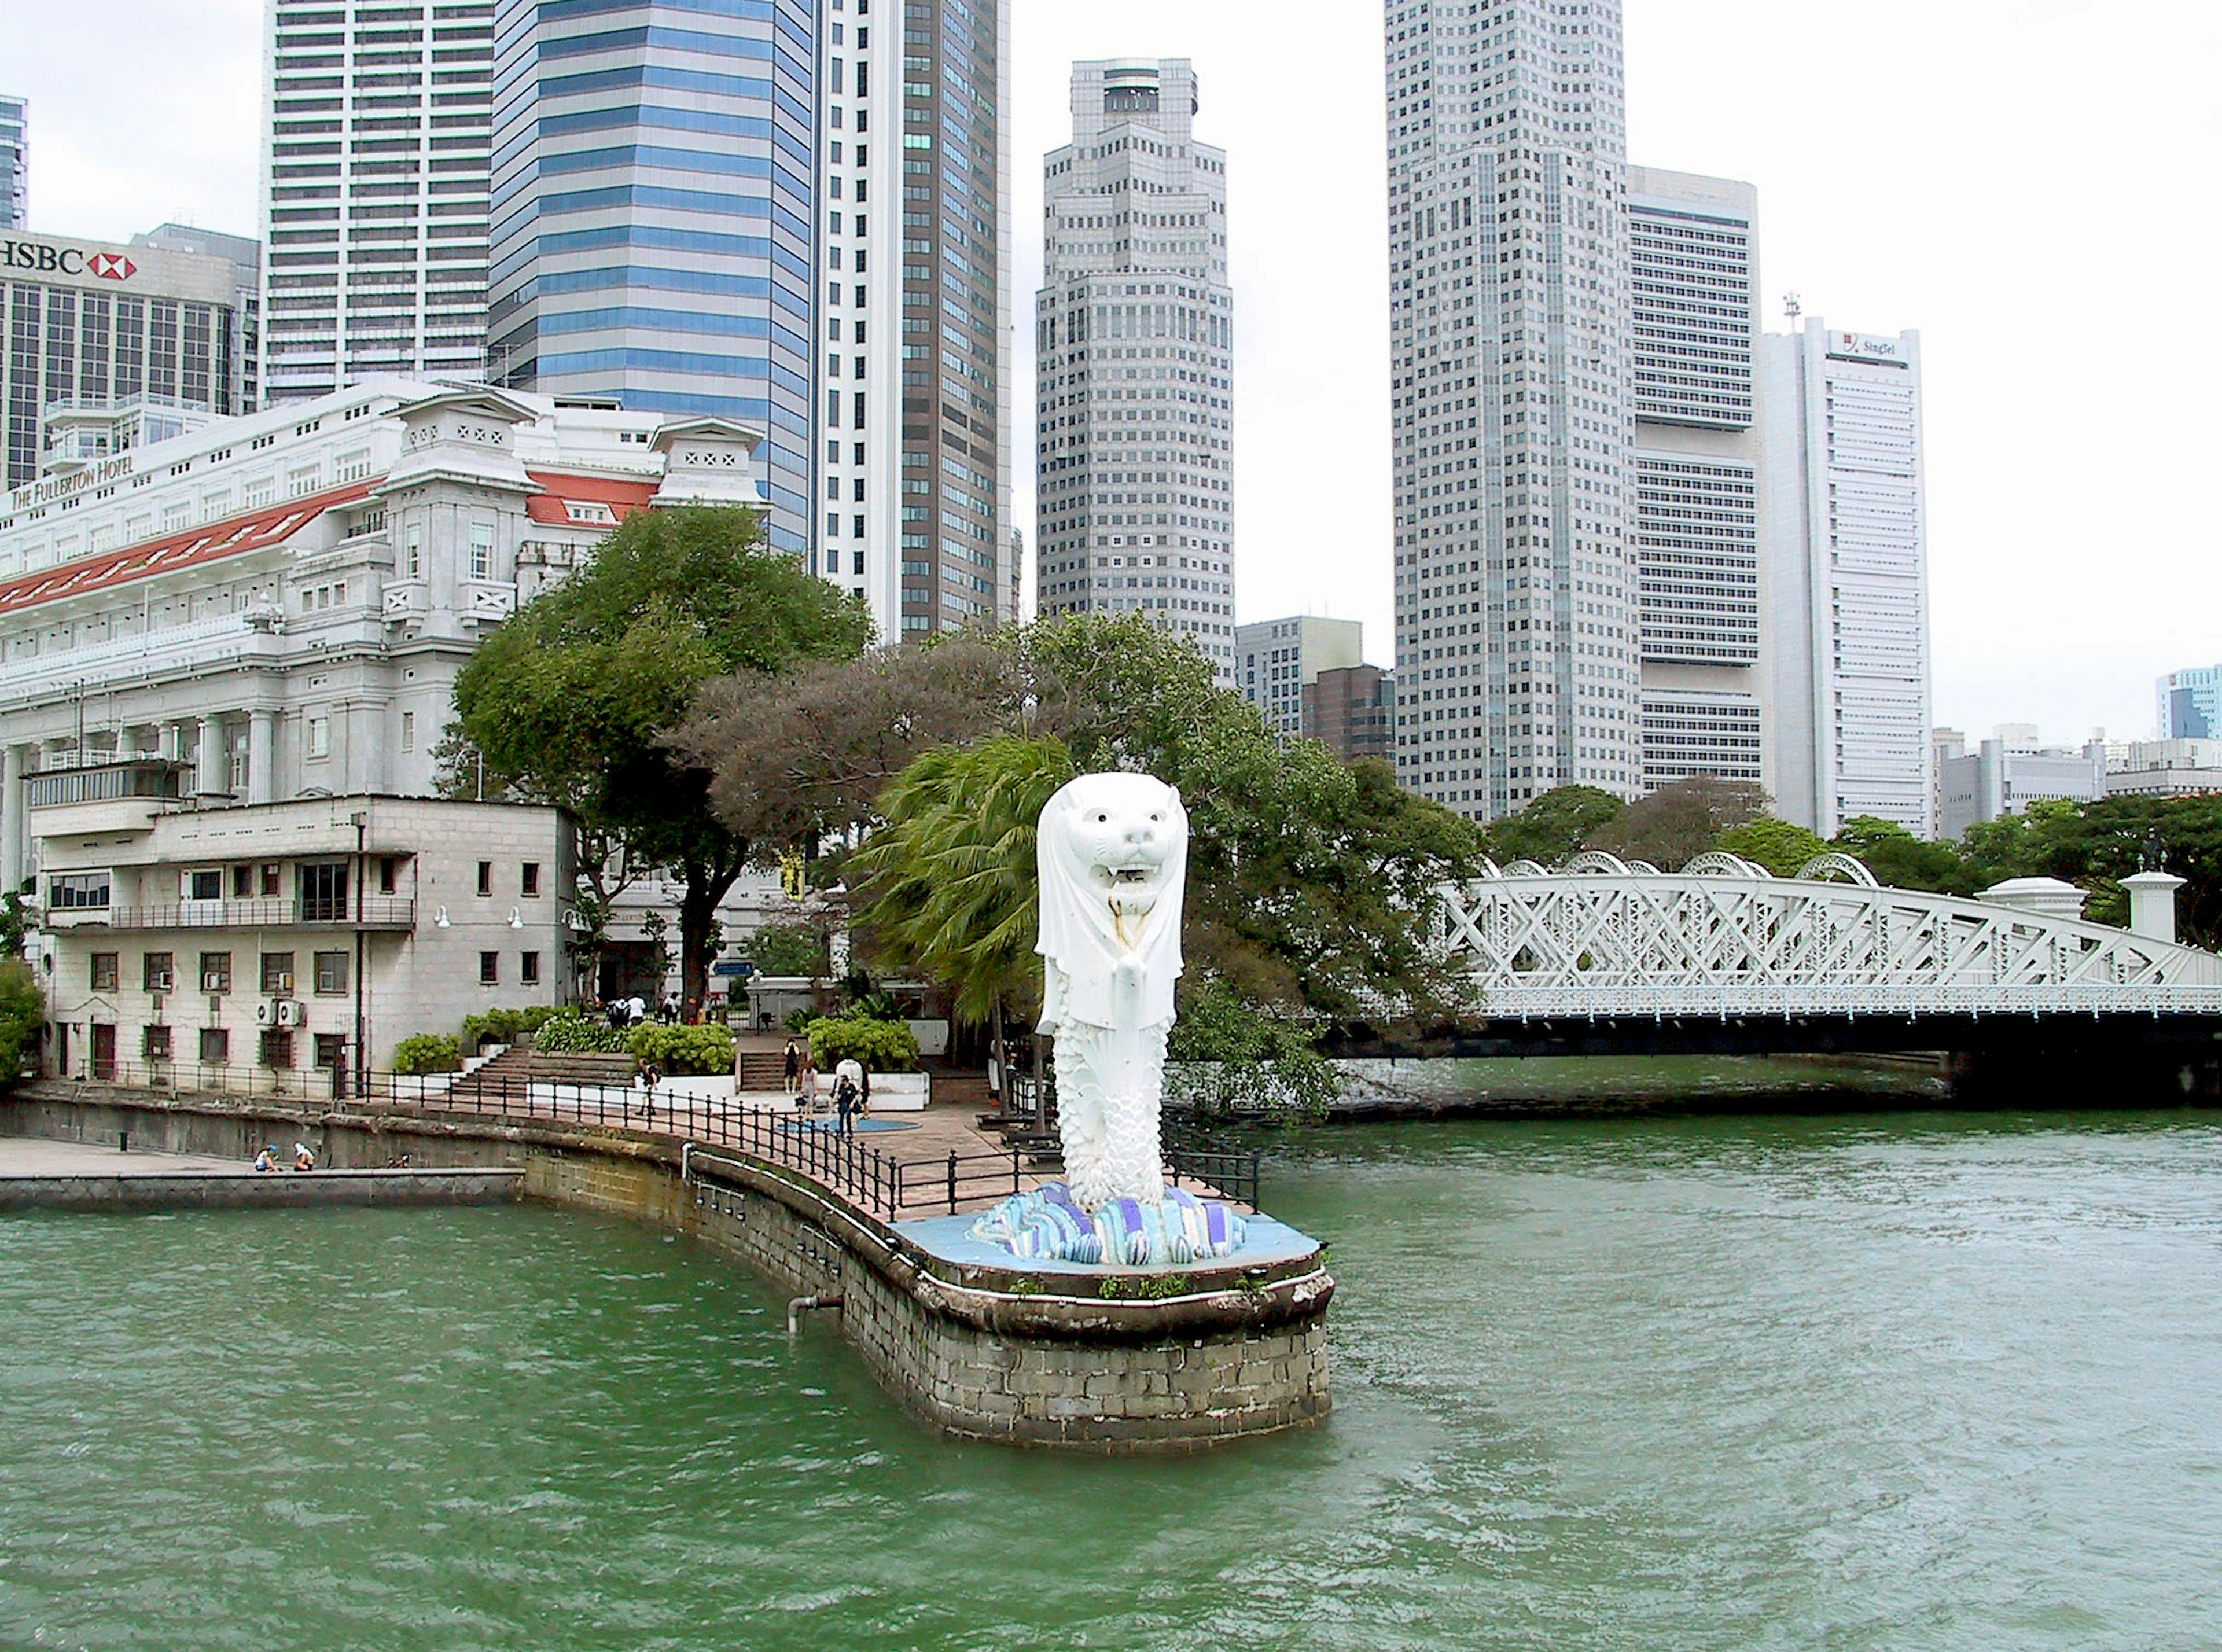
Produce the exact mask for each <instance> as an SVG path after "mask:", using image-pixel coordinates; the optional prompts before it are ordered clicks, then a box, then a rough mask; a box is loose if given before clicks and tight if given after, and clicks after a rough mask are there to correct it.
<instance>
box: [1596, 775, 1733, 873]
mask: <svg viewBox="0 0 2222 1652" xmlns="http://www.w3.org/2000/svg"><path fill="white" fill-rule="evenodd" d="M1766 808H1767V794H1766V793H1764V792H1762V791H1761V790H1760V788H1758V787H1757V786H1755V785H1753V784H1752V783H1751V782H1748V781H1737V780H1723V779H1721V778H1720V777H1719V776H1717V775H1692V776H1691V777H1690V778H1689V779H1687V780H1678V781H1676V782H1674V783H1673V785H1671V786H1661V787H1660V788H1659V789H1658V790H1657V791H1655V792H1654V793H1652V794H1651V795H1649V796H1648V797H1645V798H1641V799H1639V800H1637V801H1635V802H1634V803H1632V804H1630V805H1629V810H1628V813H1625V814H1623V815H1622V816H1621V817H1620V818H1619V819H1618V820H1615V821H1613V822H1612V823H1611V824H1610V825H1609V826H1605V827H1604V828H1603V829H1602V830H1600V831H1599V832H1597V833H1596V834H1595V835H1594V836H1592V837H1591V839H1590V841H1589V847H1591V849H1602V850H1604V851H1605V852H1606V853H1607V854H1611V855H1618V856H1619V857H1621V858H1622V859H1623V860H1641V861H1648V862H1649V863H1650V864H1652V865H1654V866H1656V867H1658V868H1659V869H1660V870H1661V871H1667V872H1672V871H1679V870H1680V869H1681V867H1682V865H1683V864H1684V863H1685V862H1687V861H1689V860H1691V859H1693V858H1694V857H1697V856H1698V855H1702V854H1703V853H1704V852H1705V851H1706V850H1708V849H1710V848H1711V847H1712V846H1713V845H1715V844H1716V843H1717V842H1718V841H1719V840H1720V836H1721V833H1723V832H1726V831H1727V830H1728V829H1729V827H1730V826H1742V825H1743V823H1744V822H1745V821H1747V820H1756V819H1757V818H1758V817H1759V816H1760V815H1761V813H1765V811H1766Z"/></svg>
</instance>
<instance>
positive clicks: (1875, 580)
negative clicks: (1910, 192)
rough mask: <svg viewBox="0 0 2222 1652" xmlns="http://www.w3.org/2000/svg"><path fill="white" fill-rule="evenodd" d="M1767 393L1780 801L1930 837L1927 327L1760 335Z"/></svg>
mask: <svg viewBox="0 0 2222 1652" xmlns="http://www.w3.org/2000/svg"><path fill="white" fill-rule="evenodd" d="M1760 405H1761V408H1762V409H1763V410H1764V411H1763V416H1762V420H1761V478H1762V487H1763V497H1762V499H1761V512H1760V555H1761V560H1762V562H1763V563H1764V564H1765V567H1766V569H1767V581H1766V584H1767V614H1766V632H1767V653H1768V655H1769V656H1770V659H1771V667H1770V669H1769V674H1768V675H1769V682H1768V689H1769V693H1770V694H1771V696H1772V700H1773V703H1772V705H1771V707H1770V708H1769V709H1770V714H1771V721H1772V723H1773V738H1771V739H1770V741H1769V743H1768V755H1769V757H1770V758H1771V759H1772V762H1773V769H1772V772H1771V773H1770V774H1769V775H1768V776H1767V782H1766V784H1767V790H1768V791H1769V792H1770V793H1772V794H1773V797H1774V807H1775V811H1776V813H1779V814H1780V815H1781V816H1782V818H1783V819H1785V820H1794V821H1796V822H1797V823H1798V825H1800V826H1811V828H1812V829H1813V830H1814V831H1816V832H1819V833H1820V834H1821V835H1822V836H1823V837H1834V836H1835V835H1836V832H1837V830H1838V829H1839V828H1840V827H1841V826H1842V825H1843V823H1844V822H1845V821H1846V820H1850V819H1851V818H1853V817H1854V816H1855V815H1861V814H1873V815H1877V816H1880V818H1882V819H1883V820H1895V821H1896V822H1898V823H1899V825H1900V826H1905V828H1906V829H1907V830H1908V831H1910V832H1914V833H1916V834H1917V835H1918V836H1921V837H1929V836H1931V835H1933V833H1934V831H1935V826H1936V822H1935V819H1934V813H1935V807H1936V803H1935V796H1934V787H1933V786H1932V784H1931V776H1930V764H1931V763H1933V761H1934V753H1933V751H1932V750H1931V747H1930V700H1929V588H1928V587H1929V577H1928V526H1927V519H1926V512H1925V511H1924V506H1923V501H1922V454H1921V337H1920V335H1919V334H1918V333H1900V334H1899V335H1897V336H1895V337H1889V336H1876V335H1874V334H1871V333H1854V332H1844V331H1841V330H1834V331H1832V330H1830V329H1829V328H1828V327H1827V326H1826V325H1824V324H1823V323H1822V322H1821V321H1820V320H1819V319H1818V318H1817V317H1809V318H1808V319H1807V321H1806V323H1805V330H1803V331H1802V332H1797V333H1786V334H1778V333H1769V334H1767V335H1764V336H1762V337H1761V340H1760Z"/></svg>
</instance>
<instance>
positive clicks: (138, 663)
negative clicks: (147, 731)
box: [0, 613, 281, 694]
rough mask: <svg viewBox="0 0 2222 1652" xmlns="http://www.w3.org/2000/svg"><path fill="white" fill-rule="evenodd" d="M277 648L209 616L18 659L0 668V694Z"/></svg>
mask: <svg viewBox="0 0 2222 1652" xmlns="http://www.w3.org/2000/svg"><path fill="white" fill-rule="evenodd" d="M280 645H281V644H278V643H277V642H276V641H275V640H274V639H273V638H272V637H271V635H270V634H269V633H267V632H265V631H254V630H253V629H251V628H250V627H249V626H248V625H247V624H246V622H245V620H244V619H243V618H242V616H241V615H239V614H235V613H225V614H212V615H210V617H209V618H207V619H189V620H186V621H185V622H184V623H183V624H181V625H160V626H157V627H156V628H155V629H154V630H153V631H133V632H129V633H127V634H126V635H124V636H121V637H110V638H105V639H104V640H103V641H101V642H97V643H78V644H74V645H72V646H70V647H66V648H56V649H49V650H43V651H41V652H40V653H37V654H30V655H19V656H17V657H16V658H15V659H12V660H9V661H6V662H4V663H0V694H5V693H7V692H9V690H12V689H16V688H22V687H23V686H25V685H27V684H37V685H39V686H41V688H47V689H49V690H59V689H60V688H63V687H66V686H73V685H74V684H76V683H77V682H79V681H83V682H85V684H86V685H88V686H91V685H92V684H96V683H102V682H110V681H112V680H114V679H116V678H119V677H129V676H135V675H140V674H141V673H143V672H147V671H152V670H157V669H160V668H162V667H164V666H167V665H173V664H184V663H188V662H190V663H193V664H200V663H210V664H213V663H218V662H221V661H224V660H231V659H240V658H243V657H245V656H248V655H250V654H263V653H268V652H271V651H272V650H273V649H274V648H275V647H278V646H280Z"/></svg>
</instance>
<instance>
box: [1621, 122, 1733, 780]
mask: <svg viewBox="0 0 2222 1652" xmlns="http://www.w3.org/2000/svg"><path fill="white" fill-rule="evenodd" d="M1628 179H1629V182H1628V192H1629V198H1628V218H1629V264H1630V274H1631V282H1630V288H1631V299H1632V305H1633V308H1632V314H1631V323H1632V325H1631V332H1632V336H1633V339H1634V345H1635V543H1636V552H1635V559H1636V578H1637V612H1638V615H1639V627H1638V629H1639V633H1640V642H1641V654H1642V675H1643V685H1642V692H1643V703H1642V719H1643V720H1642V736H1643V747H1642V751H1643V769H1642V788H1643V789H1644V790H1645V791H1655V790H1657V789H1658V788H1660V787H1661V786H1665V785H1668V784H1671V783H1672V782H1675V781H1677V780H1684V779H1687V778H1689V777H1690V776H1694V775H1717V776H1720V777H1721V778H1722V779H1723V780H1738V781H1749V782H1752V783H1753V784H1754V785H1757V784H1759V783H1760V782H1761V778H1762V776H1761V760H1760V758H1761V752H1760V746H1761V728H1760V709H1761V700H1762V698H1763V695H1762V694H1761V682H1760V681H1759V678H1760V643H1761V638H1760V586H1759V442H1758V434H1757V431H1756V429H1755V426H1754V420H1755V414H1754V388H1753V373H1754V366H1753V357H1754V352H1755V350H1756V349H1757V342H1758V331H1759V292H1758V282H1759V260H1758V257H1757V253H1756V248H1755V247H1754V232H1753V221H1754V217H1755V216H1756V212H1757V207H1758V197H1757V192H1755V191H1754V190H1753V188H1752V187H1751V185H1748V184H1738V183H1731V182H1729V181H1727V180H1726V179H1718V178H1698V177H1693V176H1692V175H1691V174H1689V173H1677V172H1664V171H1660V170H1659V169H1657V168H1654V167H1650V166H1630V167H1629V169H1628Z"/></svg>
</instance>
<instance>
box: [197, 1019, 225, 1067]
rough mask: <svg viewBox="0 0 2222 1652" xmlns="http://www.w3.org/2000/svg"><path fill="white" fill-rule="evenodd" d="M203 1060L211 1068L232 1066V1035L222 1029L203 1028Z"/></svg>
mask: <svg viewBox="0 0 2222 1652" xmlns="http://www.w3.org/2000/svg"><path fill="white" fill-rule="evenodd" d="M201 1060H202V1061H203V1062H204V1063H205V1064H206V1065H209V1066H211V1067H224V1066H229V1065H231V1034H230V1033H229V1032H228V1031H227V1030H226V1029H224V1028H223V1027H203V1028H201Z"/></svg>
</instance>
